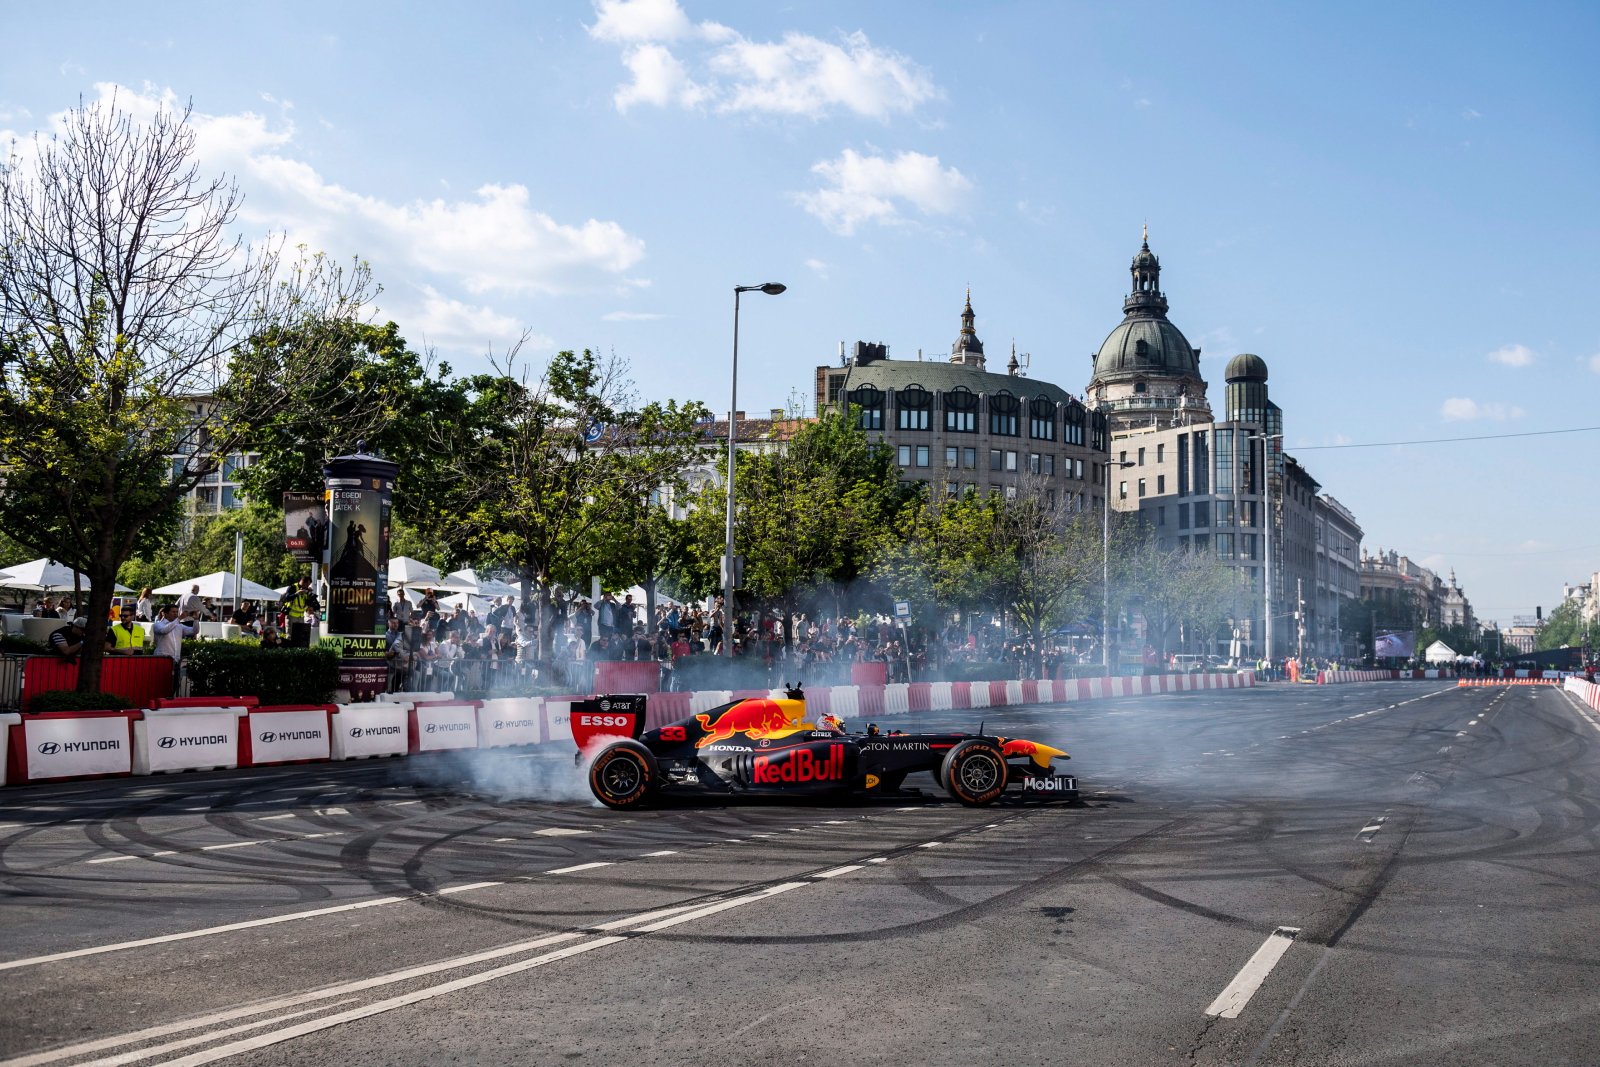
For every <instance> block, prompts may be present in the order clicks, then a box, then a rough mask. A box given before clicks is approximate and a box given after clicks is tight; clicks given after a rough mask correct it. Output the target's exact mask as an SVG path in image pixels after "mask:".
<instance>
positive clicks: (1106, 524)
mask: <svg viewBox="0 0 1600 1067" xmlns="http://www.w3.org/2000/svg"><path fill="white" fill-rule="evenodd" d="M1112 466H1113V464H1112V462H1111V456H1110V454H1109V453H1108V454H1107V455H1106V477H1105V483H1106V493H1105V496H1104V497H1103V498H1102V501H1103V504H1104V507H1103V509H1102V512H1103V513H1102V516H1101V524H1100V665H1101V666H1102V667H1104V668H1105V671H1106V675H1107V676H1110V674H1111V468H1112ZM1115 466H1116V467H1117V469H1118V470H1126V469H1127V468H1129V467H1132V466H1134V464H1132V463H1129V462H1125V461H1119V462H1117V463H1116V464H1115Z"/></svg>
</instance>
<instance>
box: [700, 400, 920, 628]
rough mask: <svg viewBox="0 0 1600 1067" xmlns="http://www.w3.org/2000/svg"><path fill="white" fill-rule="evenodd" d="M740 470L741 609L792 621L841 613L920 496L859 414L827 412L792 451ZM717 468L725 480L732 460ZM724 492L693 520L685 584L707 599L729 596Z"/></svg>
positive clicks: (749, 458) (766, 455) (756, 454)
mask: <svg viewBox="0 0 1600 1067" xmlns="http://www.w3.org/2000/svg"><path fill="white" fill-rule="evenodd" d="M737 464H738V465H737V467H736V469H735V476H734V545H735V550H736V552H737V553H738V554H739V555H741V556H743V557H744V572H743V584H742V585H741V586H740V587H739V589H738V590H737V591H736V593H735V596H736V598H743V599H741V600H740V602H739V603H736V604H735V608H736V610H737V609H739V608H741V607H743V608H745V609H749V608H751V607H753V606H757V607H773V608H778V609H780V610H781V612H782V614H783V617H784V619H785V620H787V619H788V618H789V617H790V616H791V615H793V614H795V613H796V612H798V611H800V610H802V609H804V608H807V607H811V606H816V605H820V606H825V607H827V608H831V609H832V610H834V611H835V612H842V611H843V610H844V609H845V607H846V606H847V604H848V603H849V600H850V594H851V591H852V590H853V589H854V588H855V587H857V586H858V584H861V583H864V582H865V581H866V580H867V579H868V577H869V571H870V569H871V567H872V565H873V563H874V562H875V561H876V560H877V559H878V558H879V556H880V555H881V548H880V541H881V540H882V539H883V538H886V537H889V536H892V533H891V521H892V519H893V518H894V516H896V515H897V514H898V513H899V511H900V508H901V506H902V504H903V503H904V502H905V501H906V500H907V499H909V495H910V494H911V493H912V492H913V490H912V489H910V488H909V487H907V486H902V485H901V484H900V481H899V472H898V470H897V469H896V468H895V465H894V455H893V453H892V452H891V451H890V449H889V448H888V446H886V445H884V444H882V443H879V442H873V441H871V440H869V439H868V438H867V435H866V434H865V433H864V432H863V431H862V430H861V429H859V428H858V426H857V425H856V421H855V418H854V415H853V413H846V412H839V411H825V412H823V414H822V415H820V416H819V417H818V418H817V419H815V420H814V421H812V422H808V423H804V424H802V425H801V426H800V427H799V429H797V430H796V431H795V433H794V435H793V437H791V438H790V439H789V440H788V441H787V442H786V443H782V444H776V443H775V444H774V446H773V447H770V448H766V449H763V450H759V451H756V450H741V451H740V452H739V455H738V457H737ZM718 469H719V470H720V471H721V472H722V473H723V476H724V478H726V459H725V458H723V459H720V460H719V462H718ZM725 486H726V482H725V481H720V482H708V483H707V484H706V485H705V486H704V487H703V488H702V489H701V491H700V493H699V494H698V496H697V497H696V500H695V504H694V509H693V511H692V512H691V513H690V518H689V522H690V527H691V534H692V538H693V543H692V548H691V563H690V565H689V566H688V567H686V568H685V570H686V572H687V573H686V574H685V575H684V584H685V585H686V586H687V587H688V589H689V591H690V592H692V593H695V594H698V595H705V594H710V593H714V592H717V591H719V590H720V588H721V581H720V573H721V568H720V561H721V559H722V555H723V545H724V539H725V530H726V527H725V523H726V505H725V500H726V497H725V492H726V489H725ZM786 625H787V622H786ZM790 639H792V635H790V634H788V633H787V632H786V633H785V640H790Z"/></svg>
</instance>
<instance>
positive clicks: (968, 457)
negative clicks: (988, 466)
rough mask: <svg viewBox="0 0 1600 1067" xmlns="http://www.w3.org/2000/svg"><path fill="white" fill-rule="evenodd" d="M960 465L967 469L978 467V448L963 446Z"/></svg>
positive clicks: (972, 469) (971, 469)
mask: <svg viewBox="0 0 1600 1067" xmlns="http://www.w3.org/2000/svg"><path fill="white" fill-rule="evenodd" d="M961 465H962V466H963V467H965V468H967V470H969V471H975V470H977V469H978V450H977V449H976V448H963V449H962V450H961Z"/></svg>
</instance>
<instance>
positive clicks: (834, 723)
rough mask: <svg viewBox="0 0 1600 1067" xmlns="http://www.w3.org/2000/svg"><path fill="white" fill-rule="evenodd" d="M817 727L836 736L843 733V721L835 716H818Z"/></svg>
mask: <svg viewBox="0 0 1600 1067" xmlns="http://www.w3.org/2000/svg"><path fill="white" fill-rule="evenodd" d="M817 726H818V727H820V728H821V729H824V730H832V731H833V732H834V733H836V734H842V733H844V720H843V719H841V718H839V717H838V716H837V715H822V716H819V717H818V719H817Z"/></svg>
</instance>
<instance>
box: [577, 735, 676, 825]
mask: <svg viewBox="0 0 1600 1067" xmlns="http://www.w3.org/2000/svg"><path fill="white" fill-rule="evenodd" d="M659 779H660V773H659V771H658V770H657V768H656V758H655V757H654V756H653V755H651V754H650V750H649V749H648V748H645V747H644V746H643V745H641V744H640V743H639V742H637V741H614V742H612V743H611V744H609V745H607V746H606V747H605V748H602V749H601V750H600V751H599V752H598V753H596V754H595V757H594V759H593V760H591V761H590V763H589V789H590V791H591V792H593V793H594V795H595V799H596V800H598V801H600V803H602V804H604V805H605V806H606V807H608V808H618V809H626V808H637V807H638V806H639V805H641V804H643V803H644V802H645V801H646V800H647V799H649V797H650V794H651V793H653V792H655V787H656V782H657V781H658V780H659Z"/></svg>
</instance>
